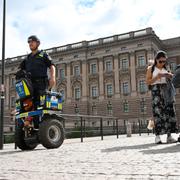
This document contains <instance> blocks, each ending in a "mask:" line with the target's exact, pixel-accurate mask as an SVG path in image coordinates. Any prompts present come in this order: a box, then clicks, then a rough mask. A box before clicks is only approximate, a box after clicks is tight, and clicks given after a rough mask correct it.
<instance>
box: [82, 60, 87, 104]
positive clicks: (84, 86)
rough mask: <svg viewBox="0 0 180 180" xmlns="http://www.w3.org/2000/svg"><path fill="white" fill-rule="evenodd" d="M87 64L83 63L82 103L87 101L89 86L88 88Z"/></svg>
mask: <svg viewBox="0 0 180 180" xmlns="http://www.w3.org/2000/svg"><path fill="white" fill-rule="evenodd" d="M87 74H88V73H87V63H86V61H85V62H82V101H87V96H88V92H87V90H88V86H87Z"/></svg>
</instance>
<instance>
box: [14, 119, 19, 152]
mask: <svg viewBox="0 0 180 180" xmlns="http://www.w3.org/2000/svg"><path fill="white" fill-rule="evenodd" d="M17 125H18V123H17V119H16V118H15V134H14V149H17V144H16V137H15V136H16V128H17Z"/></svg>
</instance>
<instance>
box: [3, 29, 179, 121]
mask: <svg viewBox="0 0 180 180" xmlns="http://www.w3.org/2000/svg"><path fill="white" fill-rule="evenodd" d="M160 49H161V50H164V51H166V52H167V54H168V62H169V65H170V67H171V70H172V71H174V70H175V68H176V65H177V64H180V37H175V38H171V39H166V40H161V39H160V38H159V37H158V36H157V35H156V34H155V32H154V31H153V29H152V28H146V29H141V30H137V31H132V32H128V33H124V34H119V35H113V36H110V37H104V38H99V39H95V40H92V41H82V42H77V43H73V44H68V45H64V46H60V47H53V48H50V49H46V52H47V53H49V55H50V56H51V57H52V59H53V60H54V63H55V65H56V70H57V73H56V74H57V77H56V79H57V87H56V90H57V91H59V92H61V93H62V94H63V97H64V105H63V107H64V108H63V112H64V113H66V114H75V113H80V114H87V115H103V116H104V115H105V116H106V115H110V116H116V117H118V118H119V119H120V120H122V122H123V121H126V120H128V121H130V122H137V121H138V120H139V119H141V120H143V121H147V120H148V119H149V118H150V117H151V116H152V112H151V94H150V92H149V91H148V88H147V85H146V82H145V75H146V69H147V66H148V62H149V61H150V60H153V59H154V55H155V54H156V52H157V51H158V50H160ZM24 58H25V55H23V56H17V57H14V58H8V59H6V63H5V115H6V121H5V124H8V123H9V121H10V119H9V118H8V117H9V115H10V113H11V112H12V110H14V108H15V99H16V92H15V73H16V71H17V67H18V65H19V63H20V62H21V61H22V60H23V59H24ZM179 109H180V90H179V89H177V95H176V112H177V119H178V120H179V121H180V113H179V112H178V110H179Z"/></svg>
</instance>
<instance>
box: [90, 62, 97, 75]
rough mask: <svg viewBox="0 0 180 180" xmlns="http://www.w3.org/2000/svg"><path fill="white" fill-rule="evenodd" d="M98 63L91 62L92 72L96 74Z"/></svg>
mask: <svg viewBox="0 0 180 180" xmlns="http://www.w3.org/2000/svg"><path fill="white" fill-rule="evenodd" d="M96 72H97V70H96V64H91V74H96Z"/></svg>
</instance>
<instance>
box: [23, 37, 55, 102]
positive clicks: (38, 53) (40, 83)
mask: <svg viewBox="0 0 180 180" xmlns="http://www.w3.org/2000/svg"><path fill="white" fill-rule="evenodd" d="M28 44H29V48H30V50H31V53H30V54H28V56H27V58H26V59H25V60H24V61H22V63H21V64H20V68H21V69H22V70H25V71H26V72H29V73H30V74H31V80H32V84H33V89H34V94H33V96H34V99H35V101H36V100H37V99H38V97H39V95H41V94H42V93H44V92H45V90H47V88H48V86H49V88H52V87H53V86H54V85H55V83H56V81H55V66H54V64H52V61H51V59H50V57H49V56H48V55H47V53H46V52H44V51H43V50H39V49H38V47H39V45H40V40H39V38H38V37H37V36H35V35H32V36H30V37H28ZM48 68H49V70H50V78H49V80H48V74H47V70H48Z"/></svg>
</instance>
